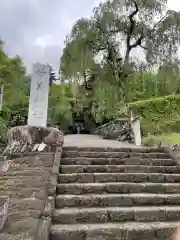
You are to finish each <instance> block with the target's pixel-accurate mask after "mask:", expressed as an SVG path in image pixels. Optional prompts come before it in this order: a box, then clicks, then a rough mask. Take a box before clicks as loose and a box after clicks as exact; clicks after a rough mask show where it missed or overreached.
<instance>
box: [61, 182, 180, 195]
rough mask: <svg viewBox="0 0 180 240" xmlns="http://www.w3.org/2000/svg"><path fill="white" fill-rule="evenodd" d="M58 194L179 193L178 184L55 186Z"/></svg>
mask: <svg viewBox="0 0 180 240" xmlns="http://www.w3.org/2000/svg"><path fill="white" fill-rule="evenodd" d="M57 193H58V194H77V195H78V194H89V193H93V194H100V193H101V194H103V193H156V194H158V193H162V194H164V193H165V194H166V193H180V184H179V183H148V182H144V183H130V182H110V183H109V182H108V183H68V184H59V185H58V186H57Z"/></svg>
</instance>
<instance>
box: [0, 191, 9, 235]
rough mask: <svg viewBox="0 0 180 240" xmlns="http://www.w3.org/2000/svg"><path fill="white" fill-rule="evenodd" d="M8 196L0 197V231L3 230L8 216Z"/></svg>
mask: <svg viewBox="0 0 180 240" xmlns="http://www.w3.org/2000/svg"><path fill="white" fill-rule="evenodd" d="M8 204H9V197H8V196H0V231H1V230H2V229H3V227H4V224H5V222H6V220H7V215H8Z"/></svg>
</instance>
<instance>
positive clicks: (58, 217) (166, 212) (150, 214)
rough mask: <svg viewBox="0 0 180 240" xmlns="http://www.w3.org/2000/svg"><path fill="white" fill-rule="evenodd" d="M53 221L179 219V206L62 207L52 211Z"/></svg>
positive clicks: (70, 222) (88, 221)
mask: <svg viewBox="0 0 180 240" xmlns="http://www.w3.org/2000/svg"><path fill="white" fill-rule="evenodd" d="M53 221H54V222H55V223H59V224H75V223H102V222H104V223H107V222H123V221H137V222H146V221H147V222H152V221H154V222H156V221H180V206H157V207H128V208H127V207H106V208H101V207H99V208H64V209H56V210H55V211H54V213H53Z"/></svg>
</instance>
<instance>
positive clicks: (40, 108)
mask: <svg viewBox="0 0 180 240" xmlns="http://www.w3.org/2000/svg"><path fill="white" fill-rule="evenodd" d="M49 76H50V67H49V66H48V65H44V64H39V63H36V64H34V65H33V71H32V76H31V91H30V99H29V113H28V125H30V126H36V127H46V125H47V110H48V94H49Z"/></svg>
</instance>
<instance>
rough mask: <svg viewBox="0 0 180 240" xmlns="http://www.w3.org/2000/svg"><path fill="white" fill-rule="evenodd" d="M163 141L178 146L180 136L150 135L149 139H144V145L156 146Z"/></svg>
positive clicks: (172, 134) (177, 134)
mask: <svg viewBox="0 0 180 240" xmlns="http://www.w3.org/2000/svg"><path fill="white" fill-rule="evenodd" d="M161 141H164V142H166V143H169V144H176V143H180V134H179V133H171V134H164V135H157V136H153V135H149V136H148V137H146V138H144V139H143V144H144V145H145V146H149V147H152V146H156V145H158V144H160V142H161Z"/></svg>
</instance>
